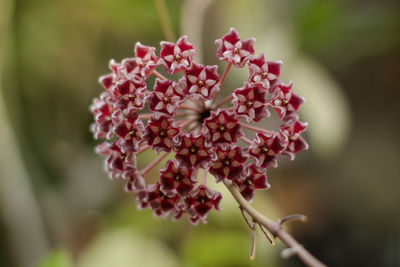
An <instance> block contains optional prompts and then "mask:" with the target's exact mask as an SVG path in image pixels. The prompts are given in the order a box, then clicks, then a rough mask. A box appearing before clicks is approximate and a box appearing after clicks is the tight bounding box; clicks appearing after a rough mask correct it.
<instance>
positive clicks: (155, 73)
mask: <svg viewBox="0 0 400 267" xmlns="http://www.w3.org/2000/svg"><path fill="white" fill-rule="evenodd" d="M151 74H153V75H154V76H156V77H157V78H160V79H161V80H167V78H166V77H165V76H164V75H162V74H161V73H159V72H158V71H156V70H153V71H152V72H151Z"/></svg>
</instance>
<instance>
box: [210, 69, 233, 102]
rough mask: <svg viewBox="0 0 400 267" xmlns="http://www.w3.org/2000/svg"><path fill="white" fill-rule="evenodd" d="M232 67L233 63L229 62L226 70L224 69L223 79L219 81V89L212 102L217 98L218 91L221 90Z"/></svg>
mask: <svg viewBox="0 0 400 267" xmlns="http://www.w3.org/2000/svg"><path fill="white" fill-rule="evenodd" d="M231 67H232V64H231V63H229V64H228V65H227V66H226V68H225V71H224V74H222V77H221V80H220V81H219V91H218V92H216V93H215V94H214V98H213V100H212V102H214V101H215V99H216V98H217V95H218V93H219V92H220V91H221V88H222V84H223V83H224V81H225V78H226V76H227V75H228V72H229V70H230V68H231Z"/></svg>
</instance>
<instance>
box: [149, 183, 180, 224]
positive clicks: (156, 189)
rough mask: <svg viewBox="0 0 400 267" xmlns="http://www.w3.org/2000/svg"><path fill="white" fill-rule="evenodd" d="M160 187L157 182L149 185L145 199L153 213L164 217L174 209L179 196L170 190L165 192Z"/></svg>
mask: <svg viewBox="0 0 400 267" xmlns="http://www.w3.org/2000/svg"><path fill="white" fill-rule="evenodd" d="M160 187H161V185H160V183H159V182H158V183H155V184H151V185H149V186H148V189H147V197H146V200H145V201H146V202H148V203H149V205H150V208H151V209H152V210H153V213H154V215H156V216H162V217H166V216H168V215H169V213H170V212H172V211H173V210H174V209H175V207H176V205H177V203H178V201H179V199H180V197H179V196H178V195H177V194H176V192H172V191H171V192H169V193H168V194H165V193H164V192H162V191H161V189H160Z"/></svg>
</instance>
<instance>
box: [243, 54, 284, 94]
mask: <svg viewBox="0 0 400 267" xmlns="http://www.w3.org/2000/svg"><path fill="white" fill-rule="evenodd" d="M281 66H282V62H281V61H266V60H265V56H264V54H260V56H259V57H256V58H252V59H250V61H249V70H250V77H249V82H253V83H257V84H260V85H261V86H263V87H264V88H265V89H267V90H269V92H270V93H272V92H273V90H274V88H275V86H274V85H275V84H276V83H277V82H279V79H278V78H279V74H280V72H281Z"/></svg>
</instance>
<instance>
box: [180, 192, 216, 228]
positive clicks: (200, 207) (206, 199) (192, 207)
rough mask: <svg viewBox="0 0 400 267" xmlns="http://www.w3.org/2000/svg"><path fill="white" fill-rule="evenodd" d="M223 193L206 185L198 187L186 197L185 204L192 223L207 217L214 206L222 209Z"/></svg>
mask: <svg viewBox="0 0 400 267" xmlns="http://www.w3.org/2000/svg"><path fill="white" fill-rule="evenodd" d="M221 199H222V195H221V193H219V192H216V191H214V190H212V189H210V188H208V187H206V186H205V185H201V186H199V187H197V188H196V189H195V190H193V191H192V192H191V193H190V196H189V197H188V198H186V200H185V204H186V209H187V212H188V215H189V216H190V220H191V221H192V223H197V222H198V221H199V220H201V219H205V218H206V217H207V215H208V213H209V212H210V210H211V209H212V208H214V209H216V210H220V209H221V208H220V206H219V204H220V201H221Z"/></svg>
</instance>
